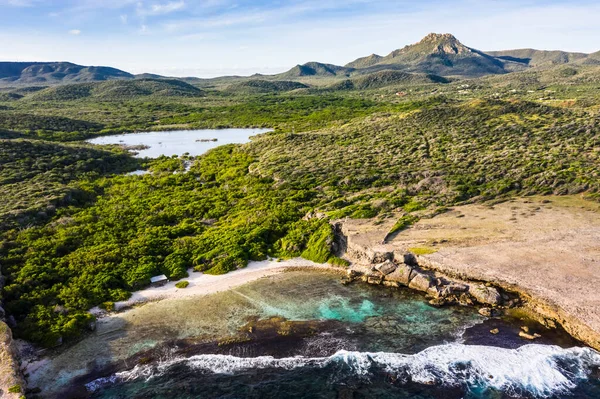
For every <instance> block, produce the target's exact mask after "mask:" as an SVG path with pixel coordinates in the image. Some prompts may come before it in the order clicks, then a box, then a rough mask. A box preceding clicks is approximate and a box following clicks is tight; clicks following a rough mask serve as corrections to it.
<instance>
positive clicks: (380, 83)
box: [329, 70, 448, 90]
mask: <svg viewBox="0 0 600 399" xmlns="http://www.w3.org/2000/svg"><path fill="white" fill-rule="evenodd" d="M428 83H448V79H446V78H443V77H441V76H437V75H427V74H417V73H409V72H402V71H394V70H384V71H378V72H373V73H371V74H368V75H364V76H357V77H354V78H351V79H346V80H343V81H341V82H339V83H336V84H334V85H332V86H330V87H329V89H333V90H369V89H379V88H381V87H387V86H392V85H397V84H428Z"/></svg>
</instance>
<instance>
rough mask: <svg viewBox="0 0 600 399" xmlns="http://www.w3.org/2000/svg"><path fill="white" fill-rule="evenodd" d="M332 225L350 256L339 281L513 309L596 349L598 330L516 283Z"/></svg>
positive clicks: (490, 312)
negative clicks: (359, 237) (454, 267)
mask: <svg viewBox="0 0 600 399" xmlns="http://www.w3.org/2000/svg"><path fill="white" fill-rule="evenodd" d="M335 230H336V234H337V235H338V236H339V237H338V238H337V241H338V242H342V243H343V247H342V253H340V254H339V255H340V256H343V257H344V258H345V259H347V260H348V261H350V262H351V266H350V268H349V269H348V271H347V275H346V277H344V278H343V279H342V283H343V284H350V283H352V282H353V281H357V280H360V281H362V282H365V283H368V284H374V285H384V286H387V287H408V288H410V289H413V290H416V291H420V292H423V293H425V294H426V295H427V297H428V298H429V299H430V301H429V303H430V304H431V305H433V306H445V305H463V306H476V307H479V313H480V314H481V315H483V316H486V317H498V316H502V315H504V314H513V315H514V314H518V315H520V317H523V318H528V319H532V320H535V321H537V322H539V323H540V324H542V325H543V326H544V327H546V328H548V329H556V328H562V329H563V330H564V331H566V332H567V333H568V334H569V335H571V336H572V337H573V338H575V339H576V340H578V341H581V342H582V343H584V344H586V345H588V346H590V347H592V348H594V349H596V350H600V333H598V332H597V331H595V330H593V329H592V328H590V327H588V326H587V325H586V323H585V321H584V320H581V318H578V317H576V316H574V315H572V314H570V313H569V312H567V311H565V310H564V309H562V308H561V307H559V306H557V305H555V304H553V303H551V302H550V301H547V300H545V299H544V298H540V297H538V296H536V295H532V294H530V293H529V292H527V290H526V289H524V288H523V287H520V286H519V285H517V284H505V283H503V282H502V281H496V280H494V281H486V280H485V279H482V278H481V276H476V275H473V274H469V273H468V272H465V271H462V272H460V273H457V272H455V271H454V270H452V269H451V268H449V267H446V266H445V265H443V264H441V263H438V262H436V261H434V260H432V259H431V257H430V256H427V255H423V256H419V255H414V254H412V253H410V252H404V251H398V249H397V248H395V247H393V246H390V245H386V243H384V242H375V243H374V242H371V243H369V244H367V245H365V243H364V242H357V241H360V240H356V241H355V240H354V239H353V235H352V232H349V231H348V229H347V228H346V226H345V224H344V223H342V222H338V223H336V226H335ZM521 337H522V338H525V339H528V340H532V341H534V340H535V339H537V338H539V337H538V336H536V335H533V334H529V333H528V332H527V331H523V332H522V334H521Z"/></svg>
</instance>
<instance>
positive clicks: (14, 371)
mask: <svg viewBox="0 0 600 399" xmlns="http://www.w3.org/2000/svg"><path fill="white" fill-rule="evenodd" d="M3 287H4V277H2V274H1V273H0V291H1V290H2V288H3ZM0 305H1V302H0ZM25 389H26V384H25V380H24V379H23V376H22V375H21V370H20V365H19V361H18V357H17V350H16V348H15V345H14V342H13V338H12V331H11V330H10V328H9V327H8V325H7V324H6V323H5V312H4V309H3V308H2V306H0V398H3V399H4V398H6V399H13V398H14V399H17V398H22V397H23V398H24V397H25V395H24V394H25Z"/></svg>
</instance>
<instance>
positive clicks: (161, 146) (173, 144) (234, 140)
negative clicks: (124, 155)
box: [88, 129, 271, 158]
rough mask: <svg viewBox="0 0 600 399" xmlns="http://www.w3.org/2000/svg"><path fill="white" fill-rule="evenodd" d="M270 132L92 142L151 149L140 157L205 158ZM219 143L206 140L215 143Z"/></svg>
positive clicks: (146, 136)
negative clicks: (186, 154)
mask: <svg viewBox="0 0 600 399" xmlns="http://www.w3.org/2000/svg"><path fill="white" fill-rule="evenodd" d="M269 131H271V130H270V129H203V130H174V131H169V132H145V133H128V134H118V135H114V136H103V137H96V138H94V139H91V140H88V142H89V143H92V144H121V145H126V146H138V145H144V146H148V147H150V148H146V149H143V150H135V152H137V155H136V157H138V158H145V157H148V158H158V157H159V156H161V155H166V156H172V155H183V154H185V153H188V154H189V155H192V156H197V155H202V154H204V153H205V152H206V151H208V150H210V149H213V148H215V147H218V146H220V145H224V144H244V143H247V142H249V141H250V137H251V136H255V135H257V134H261V133H266V132H269ZM213 139H217V141H202V140H213Z"/></svg>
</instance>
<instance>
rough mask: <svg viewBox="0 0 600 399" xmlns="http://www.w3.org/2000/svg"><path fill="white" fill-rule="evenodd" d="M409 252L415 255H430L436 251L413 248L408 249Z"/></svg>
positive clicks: (425, 248)
mask: <svg viewBox="0 0 600 399" xmlns="http://www.w3.org/2000/svg"><path fill="white" fill-rule="evenodd" d="M408 251H409V252H412V253H413V254H415V255H431V254H434V253H436V252H437V249H434V248H429V247H414V248H408Z"/></svg>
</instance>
